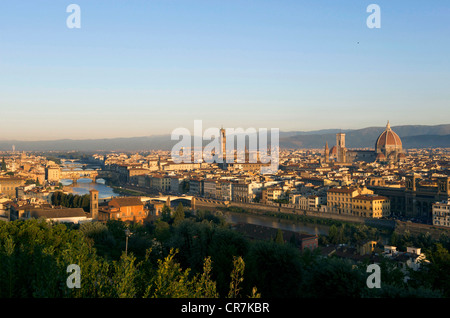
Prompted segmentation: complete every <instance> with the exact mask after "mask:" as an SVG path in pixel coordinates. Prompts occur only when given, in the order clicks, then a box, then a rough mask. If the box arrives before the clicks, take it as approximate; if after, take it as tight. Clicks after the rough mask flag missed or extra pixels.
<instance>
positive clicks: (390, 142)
mask: <svg viewBox="0 0 450 318" xmlns="http://www.w3.org/2000/svg"><path fill="white" fill-rule="evenodd" d="M401 147H402V141H401V140H400V137H399V136H398V135H397V134H396V133H395V132H394V131H393V130H392V129H391V126H390V125H389V122H388V123H387V125H386V129H385V130H384V131H383V132H382V133H381V135H380V136H378V139H377V142H376V143H375V149H376V150H377V152H380V150H382V149H386V148H399V149H401Z"/></svg>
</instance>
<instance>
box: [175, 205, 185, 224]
mask: <svg viewBox="0 0 450 318" xmlns="http://www.w3.org/2000/svg"><path fill="white" fill-rule="evenodd" d="M184 218H185V215H184V207H183V204H182V203H181V202H180V203H179V204H178V206H177V208H176V209H175V213H174V214H173V219H174V220H173V222H174V224H178V223H179V222H181V221H183V220H184Z"/></svg>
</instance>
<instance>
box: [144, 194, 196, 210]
mask: <svg viewBox="0 0 450 318" xmlns="http://www.w3.org/2000/svg"><path fill="white" fill-rule="evenodd" d="M148 200H151V201H161V202H165V203H166V205H168V206H170V204H171V203H172V202H173V201H180V200H185V201H190V203H191V207H193V208H195V200H196V198H195V197H194V196H176V195H161V196H157V197H148Z"/></svg>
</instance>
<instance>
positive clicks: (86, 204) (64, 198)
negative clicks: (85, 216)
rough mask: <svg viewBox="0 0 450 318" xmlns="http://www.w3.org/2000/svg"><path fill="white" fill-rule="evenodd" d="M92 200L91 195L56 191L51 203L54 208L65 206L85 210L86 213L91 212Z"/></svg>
mask: <svg viewBox="0 0 450 318" xmlns="http://www.w3.org/2000/svg"><path fill="white" fill-rule="evenodd" d="M90 199H91V196H90V195H89V194H85V195H78V194H72V193H69V194H66V193H64V192H62V191H56V192H54V193H53V194H52V199H51V202H52V204H53V205H54V206H64V207H66V208H83V209H84V211H85V212H89V211H90Z"/></svg>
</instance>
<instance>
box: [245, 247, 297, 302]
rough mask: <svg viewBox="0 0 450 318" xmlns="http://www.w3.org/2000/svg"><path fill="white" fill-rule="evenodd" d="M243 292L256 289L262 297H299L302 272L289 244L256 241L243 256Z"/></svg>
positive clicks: (295, 252)
mask: <svg viewBox="0 0 450 318" xmlns="http://www.w3.org/2000/svg"><path fill="white" fill-rule="evenodd" d="M244 259H245V262H246V267H247V269H248V271H247V272H246V288H247V289H246V290H247V293H248V292H249V291H250V290H251V288H252V286H256V287H257V288H258V290H259V291H261V294H262V295H263V296H264V297H268V298H293V297H294V298H295V297H298V296H299V295H300V283H301V281H302V276H303V271H302V267H301V258H300V252H299V251H298V249H297V248H294V247H293V246H292V245H290V244H283V245H280V244H277V243H275V242H273V241H258V242H254V243H252V244H251V245H250V248H249V251H248V253H247V254H246V255H245V256H244Z"/></svg>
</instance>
